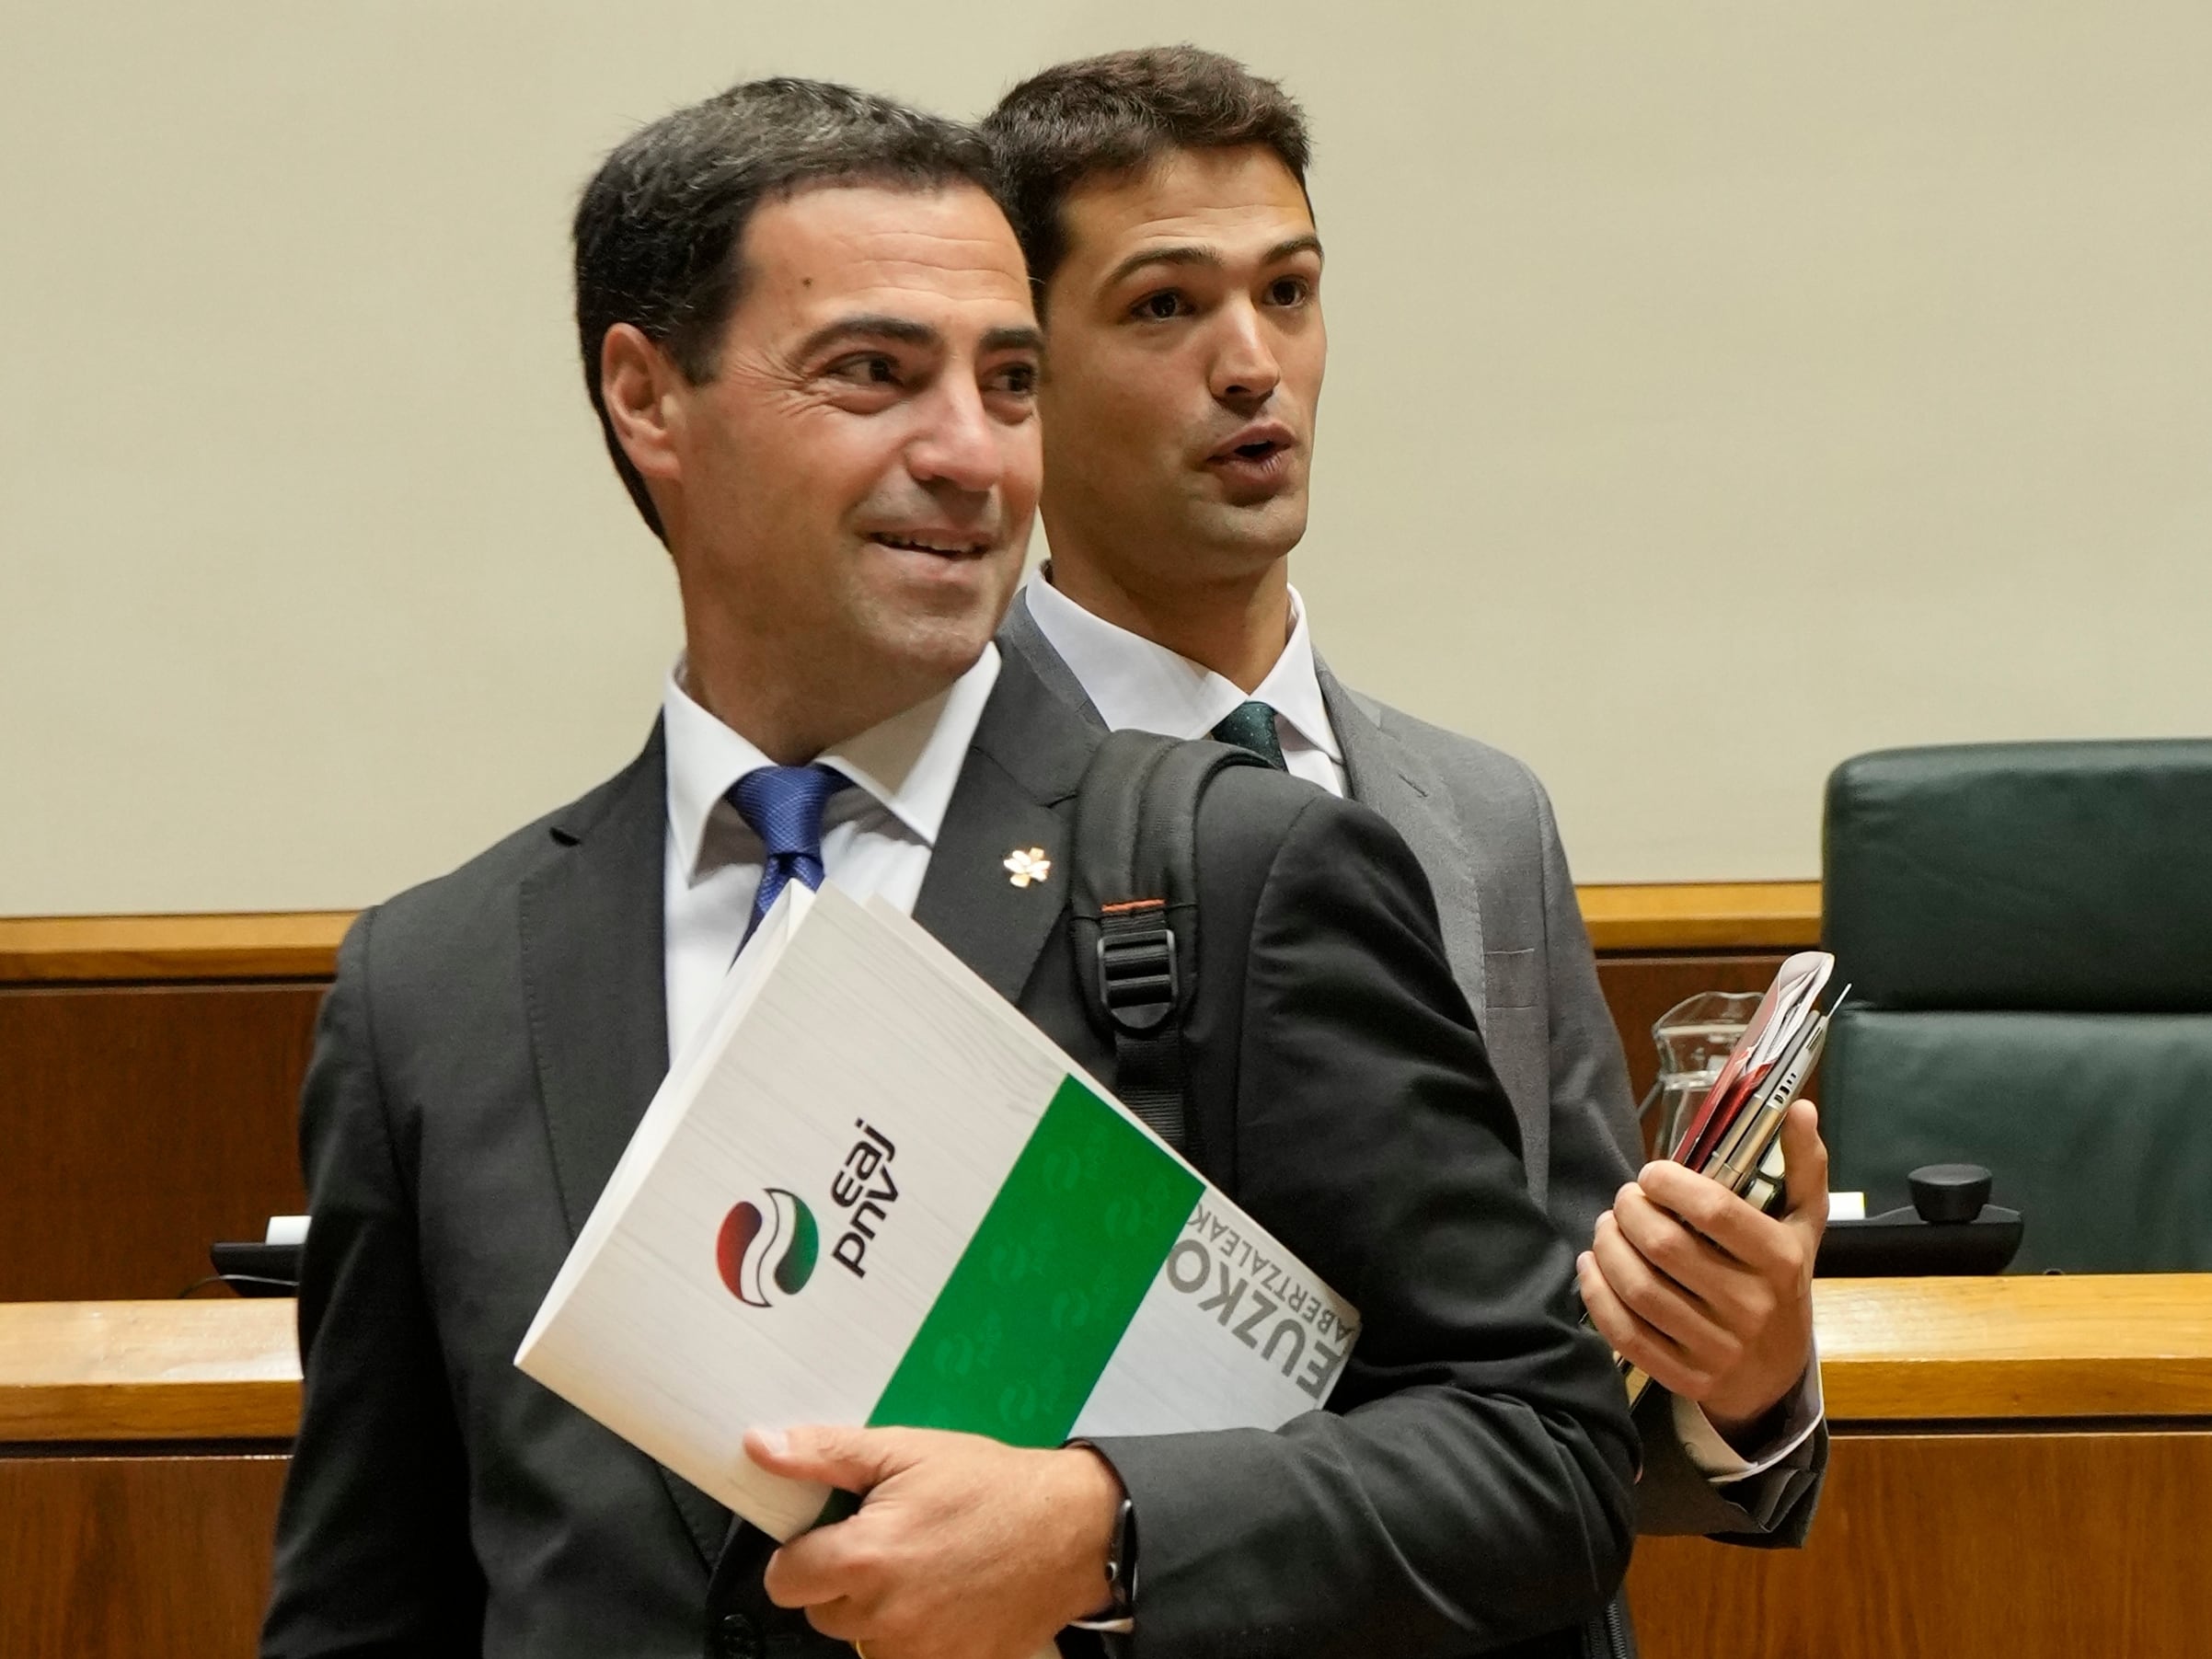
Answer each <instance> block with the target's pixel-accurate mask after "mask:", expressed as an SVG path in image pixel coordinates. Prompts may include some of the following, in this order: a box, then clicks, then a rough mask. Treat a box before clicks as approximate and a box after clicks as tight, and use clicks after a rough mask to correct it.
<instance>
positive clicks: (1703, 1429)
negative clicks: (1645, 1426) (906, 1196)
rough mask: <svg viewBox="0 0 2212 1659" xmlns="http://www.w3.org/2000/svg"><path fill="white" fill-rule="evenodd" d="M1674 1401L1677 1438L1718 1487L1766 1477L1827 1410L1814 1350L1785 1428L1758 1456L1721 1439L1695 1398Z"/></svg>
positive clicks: (1808, 1435) (1809, 1435)
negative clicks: (1741, 1451) (1737, 1448)
mask: <svg viewBox="0 0 2212 1659" xmlns="http://www.w3.org/2000/svg"><path fill="white" fill-rule="evenodd" d="M1669 1403H1670V1404H1671V1405H1673V1407H1674V1409H1675V1434H1676V1438H1677V1439H1679V1440H1680V1441H1681V1442H1682V1449H1683V1451H1685V1452H1686V1453H1688V1455H1689V1460H1690V1461H1691V1462H1692V1463H1694V1464H1696V1465H1697V1466H1698V1469H1699V1471H1700V1472H1701V1473H1702V1474H1703V1475H1704V1476H1705V1478H1706V1479H1707V1480H1710V1481H1711V1482H1712V1483H1713V1484H1714V1485H1715V1486H1725V1485H1727V1484H1728V1483H1729V1482H1730V1481H1732V1480H1750V1479H1751V1477H1752V1476H1754V1475H1763V1474H1765V1473H1766V1472H1767V1471H1768V1469H1772V1468H1773V1467H1774V1466H1775V1465H1776V1464H1778V1463H1780V1461H1781V1460H1782V1459H1783V1458H1785V1457H1788V1456H1789V1455H1790V1454H1791V1452H1793V1451H1795V1450H1796V1449H1797V1448H1798V1447H1799V1446H1803V1445H1804V1443H1805V1442H1806V1441H1808V1440H1810V1439H1811V1438H1812V1437H1813V1431H1814V1430H1815V1429H1816V1428H1818V1427H1819V1426H1820V1420H1821V1417H1822V1416H1823V1414H1824V1412H1825V1407H1824V1406H1823V1405H1822V1402H1821V1396H1820V1354H1819V1351H1818V1350H1817V1349H1815V1352H1814V1354H1813V1358H1812V1362H1811V1363H1810V1364H1809V1365H1806V1366H1805V1374H1804V1377H1803V1378H1802V1379H1801V1380H1800V1381H1799V1383H1798V1385H1797V1393H1796V1396H1795V1397H1794V1398H1793V1399H1792V1400H1791V1401H1790V1409H1789V1411H1788V1412H1787V1413H1785V1414H1784V1416H1783V1418H1782V1426H1781V1428H1780V1431H1779V1432H1778V1433H1777V1434H1776V1435H1775V1437H1774V1438H1773V1439H1772V1440H1771V1441H1769V1442H1768V1444H1767V1445H1766V1446H1762V1447H1760V1448H1759V1455H1758V1456H1757V1457H1745V1456H1744V1455H1743V1454H1742V1453H1740V1452H1738V1451H1737V1450H1736V1449H1735V1447H1734V1446H1730V1445H1729V1444H1728V1442H1727V1441H1725V1440H1723V1439H1722V1438H1721V1431H1720V1430H1718V1429H1716V1428H1714V1427H1713V1426H1712V1421H1711V1419H1710V1418H1708V1417H1707V1416H1706V1415H1705V1410H1704V1408H1703V1407H1702V1406H1700V1405H1699V1404H1698V1402H1697V1401H1696V1400H1685V1399H1683V1398H1682V1396H1681V1395H1679V1394H1677V1395H1676V1396H1674V1397H1673V1399H1672V1400H1670V1401H1669Z"/></svg>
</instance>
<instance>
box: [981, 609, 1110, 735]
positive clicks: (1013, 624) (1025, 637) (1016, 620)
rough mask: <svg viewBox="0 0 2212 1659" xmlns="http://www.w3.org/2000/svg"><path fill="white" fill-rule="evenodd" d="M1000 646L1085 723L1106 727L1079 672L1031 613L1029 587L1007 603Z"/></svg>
mask: <svg viewBox="0 0 2212 1659" xmlns="http://www.w3.org/2000/svg"><path fill="white" fill-rule="evenodd" d="M998 649H999V651H1001V652H1003V653H1004V654H1006V655H1008V656H1020V658H1021V660H1022V661H1023V662H1026V663H1027V664H1028V665H1029V667H1030V669H1031V672H1032V673H1033V674H1036V676H1037V678H1038V680H1039V681H1040V682H1041V683H1042V684H1043V686H1044V688H1045V689H1046V690H1047V691H1049V692H1051V693H1052V694H1053V696H1054V697H1058V698H1059V699H1060V700H1061V701H1062V702H1063V703H1065V704H1066V705H1067V706H1068V707H1069V708H1070V709H1074V710H1075V711H1076V712H1077V714H1078V715H1080V716H1081V717H1082V719H1083V720H1084V721H1085V723H1087V724H1088V725H1090V726H1092V727H1093V728H1095V729H1096V730H1098V731H1100V732H1103V731H1105V730H1106V720H1105V717H1104V716H1103V715H1101V714H1100V712H1099V710H1098V708H1097V705H1095V704H1094V703H1092V702H1091V700H1090V694H1089V692H1087V691H1085V690H1084V689H1083V682H1082V681H1080V680H1078V679H1077V678H1076V671H1075V670H1074V669H1072V668H1070V667H1068V665H1067V664H1066V662H1064V661H1063V660H1062V659H1061V656H1060V653H1059V652H1058V651H1054V649H1053V642H1052V641H1051V640H1050V639H1046V638H1045V637H1044V630H1043V628H1039V627H1038V626H1037V618H1036V617H1035V616H1032V615H1031V612H1030V596H1029V590H1028V589H1027V588H1017V589H1015V590H1014V603H1013V604H1011V605H1008V606H1007V611H1006V620H1005V621H1004V622H1002V623H1000V624H999V625H998Z"/></svg>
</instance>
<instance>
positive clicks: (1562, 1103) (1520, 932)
mask: <svg viewBox="0 0 2212 1659" xmlns="http://www.w3.org/2000/svg"><path fill="white" fill-rule="evenodd" d="M999 645H1000V648H1001V649H1002V650H1003V651H1006V652H1007V653H1008V655H1009V656H1020V657H1021V658H1022V659H1024V660H1026V661H1027V662H1028V663H1029V664H1030V666H1031V668H1033V669H1034V670H1035V671H1036V673H1037V675H1038V677H1039V678H1040V679H1042V680H1043V682H1044V683H1045V685H1048V686H1050V687H1051V688H1052V689H1053V690H1054V692H1056V693H1057V694H1058V695H1059V696H1060V697H1063V698H1064V699H1066V701H1067V702H1068V703H1069V705H1070V706H1071V707H1073V708H1075V709H1077V710H1079V711H1080V712H1081V713H1082V714H1083V715H1084V716H1085V717H1086V718H1087V719H1089V720H1092V721H1094V722H1096V721H1098V720H1099V714H1098V711H1097V709H1094V708H1093V707H1092V706H1091V703H1090V699H1089V697H1088V696H1087V695H1086V694H1085V692H1084V690H1083V687H1082V685H1081V683H1080V682H1079V681H1077V678H1076V676H1075V674H1074V673H1073V672H1072V671H1071V670H1070V669H1069V668H1068V666H1067V664H1066V662H1062V661H1061V659H1060V656H1059V654H1058V653H1057V652H1056V651H1054V650H1053V648H1052V644H1051V642H1050V641H1049V640H1047V639H1045V637H1044V635H1043V631H1042V630H1040V629H1039V628H1038V627H1037V623H1036V620H1035V618H1034V617H1033V616H1031V614H1030V609H1029V601H1028V596H1027V595H1026V594H1022V593H1017V594H1016V595H1015V597H1014V603H1013V605H1012V607H1011V608H1010V609H1009V610H1008V613H1007V618H1006V623H1005V626H1004V627H1003V628H1001V629H1000V632H999ZM1319 678H1320V683H1321V696H1322V698H1323V700H1324V701H1325V702H1326V704H1327V706H1328V709H1329V719H1330V723H1331V725H1332V726H1333V727H1334V728H1335V730H1336V736H1337V742H1338V743H1339V744H1340V745H1341V747H1342V750H1343V758H1344V774H1345V780H1346V784H1347V786H1348V788H1349V790H1350V793H1351V796H1352V799H1354V801H1361V802H1363V803H1365V805H1367V806H1369V807H1372V808H1373V809H1374V810H1375V811H1376V812H1378V813H1379V814H1380V815H1381V816H1382V818H1383V819H1384V821H1385V822H1387V823H1388V824H1389V825H1390V827H1391V828H1393V829H1395V830H1396V831H1398V833H1399V834H1400V835H1402V836H1403V837H1404V838H1405V842H1406V845H1407V846H1408V847H1411V850H1412V852H1413V856H1414V857H1415V858H1417V859H1418V860H1419V861H1420V863H1421V867H1422V870H1423V872H1424V873H1425V874H1426V875H1427V877H1428V880H1429V885H1430V888H1431V890H1432V891H1433V893H1434V898H1435V902H1436V910H1437V915H1438V918H1439V921H1440V925H1441V927H1442V931H1443V936H1444V943H1445V950H1446V953H1447V955H1448V956H1449V958H1450V961H1451V964H1452V972H1453V974H1455V975H1456V976H1457V979H1458V982H1459V986H1460V989H1461V990H1462V991H1463V992H1464V993H1465V995H1466V997H1467V1000H1468V1004H1469V1008H1471V1009H1472V1011H1473V1013H1474V1015H1475V1017H1476V1020H1477V1021H1478V1022H1479V1023H1480V1026H1481V1029H1482V1036H1483V1041H1484V1043H1485V1045H1486V1047H1487V1048H1488V1050H1489V1053H1490V1057H1491V1064H1492V1066H1495V1067H1496V1069H1497V1073H1498V1077H1499V1079H1500V1080H1501V1081H1502V1082H1503V1084H1504V1086H1505V1091H1506V1093H1507V1095H1508V1096H1509V1097H1510V1098H1511V1100H1512V1101H1513V1108H1514V1115H1515V1120H1516V1121H1517V1123H1518V1124H1519V1126H1520V1133H1521V1147H1522V1161H1523V1163H1524V1164H1525V1165H1526V1167H1527V1178H1528V1190H1529V1192H1530V1194H1531V1196H1533V1197H1534V1198H1535V1200H1536V1201H1537V1203H1538V1204H1542V1205H1544V1206H1545V1208H1546V1209H1547V1210H1548V1211H1549V1212H1550V1215H1551V1218H1552V1220H1553V1221H1554V1222H1555V1223H1556V1224H1557V1225H1558V1227H1559V1228H1560V1230H1561V1232H1562V1233H1563V1234H1564V1235H1565V1236H1566V1238H1567V1239H1568V1241H1569V1242H1570V1243H1571V1244H1572V1245H1573V1247H1574V1248H1575V1249H1576V1250H1584V1249H1586V1248H1587V1247H1588V1245H1589V1242H1590V1239H1591V1237H1592V1235H1593V1234H1594V1232H1595V1231H1596V1226H1597V1218H1598V1216H1599V1215H1603V1214H1604V1213H1605V1212H1606V1211H1607V1210H1608V1209H1610V1208H1612V1207H1613V1194H1614V1193H1616V1192H1619V1190H1620V1188H1621V1186H1622V1184H1623V1183H1624V1182H1626V1181H1629V1180H1630V1179H1631V1178H1632V1177H1633V1176H1634V1174H1635V1172H1636V1169H1637V1168H1638V1167H1639V1166H1640V1165H1641V1163H1642V1136H1641V1135H1639V1133H1638V1131H1637V1127H1636V1115H1635V1111H1634V1107H1633V1105H1632V1103H1631V1101H1630V1096H1629V1079H1628V1067H1627V1064H1626V1062H1625V1061H1624V1060H1623V1058H1622V1056H1621V1051H1620V1038H1619V1033H1618V1032H1617V1031H1616V1030H1615V1029H1614V1025H1613V1019H1612V1015H1611V1014H1610V1013H1609V1012H1608V1011H1607V1008H1606V1002H1605V997H1604V994H1603V993H1602V991H1601V990H1600V989H1599V987H1598V983H1597V962H1596V957H1595V955H1594V954H1593V953H1592V951H1591V949H1590V937H1589V934H1588V932H1587V930H1586V929H1585V928H1584V926H1583V917H1582V909H1581V907H1580V905H1579V904H1577V903H1576V901H1575V896H1574V882H1573V878H1572V877H1571V876H1570V875H1569V874H1568V870H1567V855H1566V851H1565V849H1564V848H1563V847H1561V843H1560V836H1559V828H1558V825H1557V824H1555V823H1554V821H1553V819H1552V814H1551V801H1550V797H1549V796H1547V795H1546V794H1545V792H1544V787H1543V785H1542V784H1541V783H1539V782H1538V780H1537V777H1536V774H1535V773H1533V772H1532V771H1530V770H1529V769H1528V767H1527V766H1524V765H1523V764H1522V763H1521V762H1520V761H1517V760H1515V758H1514V757H1513V756H1512V755H1507V754H1504V753H1503V751H1501V750H1497V749H1493V748H1492V747H1490V746H1489V745H1488V744H1487V743H1477V742H1476V741H1475V740H1474V739H1472V738H1469V737H1461V736H1459V735H1458V734H1457V733H1456V732H1446V731H1445V730H1444V729H1443V728H1442V727H1440V726H1433V725H1430V724H1429V723H1428V722H1427V721H1425V720H1415V719H1414V718H1413V717H1412V716H1411V715H1409V714H1404V713H1401V712H1400V711H1399V710H1397V709H1390V708H1388V707H1386V706H1385V705H1383V704H1381V703H1378V702H1377V701H1376V700H1375V699H1373V698H1372V697H1364V696H1362V695H1361V694H1359V693H1358V692H1354V691H1350V690H1347V689H1346V688H1345V687H1344V685H1342V684H1341V683H1340V682H1339V681H1338V680H1337V678H1336V676H1335V675H1334V674H1331V673H1330V672H1329V670H1328V668H1327V667H1326V666H1325V665H1319ZM1671 1412H1672V1403H1671V1400H1669V1398H1668V1396H1667V1395H1666V1393H1665V1390H1664V1389H1660V1388H1653V1389H1652V1390H1651V1391H1650V1392H1649V1393H1648V1394H1647V1395H1646V1396H1645V1399H1644V1401H1643V1403H1642V1406H1641V1407H1640V1408H1639V1409H1638V1411H1637V1413H1636V1421H1637V1425H1638V1427H1639V1428H1640V1429H1641V1430H1642V1438H1643V1458H1644V1467H1643V1474H1642V1479H1641V1480H1639V1482H1638V1483H1637V1492H1636V1495H1637V1524H1638V1530H1639V1531H1642V1532H1645V1533H1649V1534H1653V1535H1654V1536H1655V1535H1661V1534H1668V1533H1692V1534H1704V1535H1709V1536H1715V1537H1722V1538H1729V1539H1731V1540H1732V1541H1734V1542H1739V1543H1746V1544H1752V1545H1755V1546H1756V1545H1764V1546H1776V1545H1781V1546H1793V1545H1797V1544H1802V1543H1803V1541H1804V1538H1805V1530H1806V1528H1807V1527H1810V1526H1811V1525H1812V1519H1813V1510H1814V1506H1815V1503H1816V1502H1817V1499H1818V1493H1819V1487H1820V1483H1821V1478H1822V1473H1823V1471H1824V1470H1825V1469H1826V1466H1827V1430H1826V1427H1825V1426H1824V1427H1823V1428H1821V1429H1820V1430H1819V1431H1818V1432H1817V1433H1816V1434H1815V1435H1814V1437H1813V1438H1812V1439H1811V1440H1809V1441H1807V1442H1806V1444H1805V1445H1804V1446H1802V1447H1800V1448H1799V1449H1798V1451H1797V1452H1795V1453H1793V1454H1792V1455H1791V1457H1790V1458H1789V1459H1788V1460H1787V1461H1786V1462H1785V1463H1784V1464H1782V1465H1781V1466H1779V1467H1777V1468H1776V1469H1772V1470H1769V1471H1768V1473H1767V1474H1766V1475H1764V1476H1761V1477H1758V1478H1757V1479H1755V1480H1747V1481H1742V1482H1738V1483H1735V1484H1734V1485H1731V1486H1726V1487H1720V1488H1716V1487H1715V1486H1714V1485H1713V1484H1712V1483H1711V1481H1710V1480H1707V1479H1706V1477H1705V1475H1704V1473H1703V1471H1701V1470H1700V1469H1699V1468H1698V1467H1697V1466H1696V1465H1695V1464H1693V1463H1692V1462H1691V1461H1690V1460H1689V1457H1688V1454H1687V1453H1686V1452H1685V1451H1684V1450H1683V1448H1682V1444H1681V1441H1680V1439H1679V1438H1678V1437H1677V1436H1676V1434H1675V1430H1674V1423H1673V1419H1672V1415H1671Z"/></svg>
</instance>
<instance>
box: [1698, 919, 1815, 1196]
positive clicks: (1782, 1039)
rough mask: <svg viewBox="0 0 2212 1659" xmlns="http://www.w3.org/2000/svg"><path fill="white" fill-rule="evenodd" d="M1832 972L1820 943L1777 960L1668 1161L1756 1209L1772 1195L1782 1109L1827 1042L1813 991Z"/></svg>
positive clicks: (1777, 1170)
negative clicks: (1706, 1177) (1771, 978)
mask: <svg viewBox="0 0 2212 1659" xmlns="http://www.w3.org/2000/svg"><path fill="white" fill-rule="evenodd" d="M1835 971H1836V959H1835V958H1834V957H1833V956H1830V955H1829V954H1828V953H1827V952H1826V951H1825V950H1801V951H1799V952H1798V953H1797V954H1796V955H1795V956H1792V957H1791V958H1790V959H1789V960H1788V961H1787V962H1783V963H1782V965H1781V970H1780V972H1779V973H1777V974H1775V976H1774V983H1773V984H1772V985H1769V986H1768V987H1767V995H1766V996H1765V997H1763V998H1761V999H1760V1002H1759V1006H1758V1008H1757V1012H1755V1013H1754V1014H1753V1015H1752V1016H1751V1022H1750V1024H1748V1025H1746V1026H1745V1028H1744V1034H1743V1035H1742V1036H1741V1037H1739V1038H1737V1039H1736V1044H1735V1047H1734V1048H1733V1049H1731V1050H1730V1051H1729V1054H1728V1058H1727V1059H1726V1060H1725V1061H1723V1062H1722V1066H1721V1070H1720V1074H1719V1075H1718V1076H1717V1077H1714V1078H1713V1084H1712V1088H1711V1090H1709V1091H1708V1092H1707V1094H1706V1096H1705V1101H1704V1104H1703V1105H1701V1106H1699V1109H1698V1112H1697V1115H1696V1116H1694V1117H1693V1118H1691V1119H1690V1121H1689V1123H1688V1127H1687V1128H1685V1129H1684V1130H1683V1132H1682V1140H1681V1143H1680V1144H1679V1145H1678V1146H1676V1148H1675V1150H1674V1154H1673V1157H1674V1160H1675V1162H1676V1163H1678V1164H1687V1165H1688V1167H1689V1168H1691V1169H1698V1170H1701V1171H1702V1172H1703V1173H1705V1174H1707V1175H1709V1176H1711V1177H1712V1179H1713V1180H1715V1181H1719V1182H1720V1183H1721V1184H1722V1186H1724V1187H1726V1188H1727V1189H1728V1190H1729V1191H1730V1192H1734V1193H1737V1194H1739V1195H1740V1196H1742V1197H1745V1198H1746V1199H1749V1200H1750V1201H1751V1202H1752V1203H1753V1204H1757V1205H1758V1206H1759V1207H1760V1208H1762V1209H1763V1208H1765V1207H1766V1206H1767V1204H1768V1203H1770V1202H1771V1201H1772V1199H1773V1197H1774V1195H1775V1193H1776V1192H1778V1191H1779V1190H1780V1188H1779V1185H1778V1184H1777V1183H1778V1182H1779V1180H1780V1172H1781V1171H1780V1149H1779V1148H1780V1142H1779V1140H1778V1139H1777V1136H1778V1135H1779V1134H1780V1130H1781V1126H1782V1114H1783V1113H1784V1112H1787V1111H1788V1110H1789V1106H1790V1102H1791V1100H1795V1099H1796V1098H1797V1091H1798V1090H1799V1089H1802V1088H1803V1087H1804V1082H1805V1079H1806V1078H1807V1077H1810V1076H1811V1075H1812V1071H1813V1067H1814V1066H1815V1065H1816V1064H1817V1063H1818V1062H1819V1059H1820V1053H1821V1049H1822V1047H1823V1046H1824V1045H1825V1044H1826V1042H1827V1032H1828V1021H1827V1016H1826V1015H1825V1014H1823V1013H1822V1012H1821V1011H1820V993H1821V991H1822V990H1823V989H1824V988H1825V987H1826V985H1827V983H1828V975H1829V974H1833V973H1834V972H1835ZM1769 1163H1772V1164H1773V1169H1772V1170H1771V1171H1769V1170H1768V1169H1767V1167H1766V1166H1768V1164H1769Z"/></svg>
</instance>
